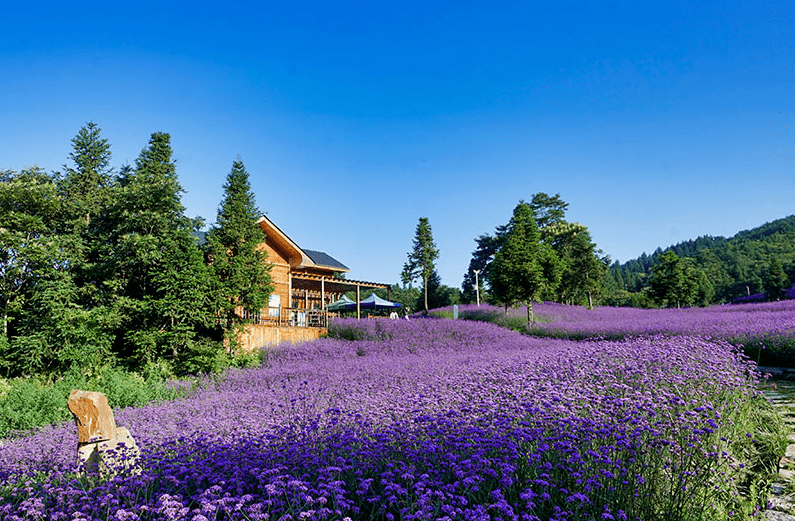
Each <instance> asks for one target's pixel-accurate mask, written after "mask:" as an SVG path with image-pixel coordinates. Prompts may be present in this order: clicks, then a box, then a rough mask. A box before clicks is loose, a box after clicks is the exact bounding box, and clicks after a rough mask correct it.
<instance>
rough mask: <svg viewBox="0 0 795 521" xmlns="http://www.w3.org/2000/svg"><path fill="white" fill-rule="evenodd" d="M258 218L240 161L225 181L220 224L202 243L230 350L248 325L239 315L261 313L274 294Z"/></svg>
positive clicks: (246, 175) (259, 213)
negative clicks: (204, 246) (245, 324)
mask: <svg viewBox="0 0 795 521" xmlns="http://www.w3.org/2000/svg"><path fill="white" fill-rule="evenodd" d="M260 216H261V212H260V211H259V210H258V209H257V207H256V204H255V199H254V194H253V193H252V191H251V184H250V182H249V174H248V172H247V171H246V168H245V166H244V165H243V161H241V160H240V158H238V159H236V160H235V161H234V162H233V163H232V170H231V171H230V172H229V175H228V176H227V178H226V184H224V198H223V200H222V202H221V205H220V206H219V208H218V219H217V222H216V224H215V226H214V227H213V228H212V229H211V230H210V231H209V232H208V234H207V244H206V252H207V256H208V261H209V266H210V270H211V272H212V274H213V280H214V283H215V285H216V289H217V291H216V293H215V294H216V297H217V298H218V299H219V300H218V307H219V308H220V310H221V318H222V321H223V325H224V330H225V332H226V337H227V339H228V341H229V342H230V348H232V349H234V348H235V344H236V341H237V339H238V336H239V333H240V328H241V326H242V325H243V324H244V323H245V322H246V321H245V320H244V318H243V313H242V312H251V313H259V312H260V310H262V309H263V308H265V307H266V306H267V305H268V297H269V296H270V294H271V292H272V291H273V286H272V284H271V276H270V265H269V264H267V253H266V252H265V251H264V250H263V249H261V248H260V247H259V246H260V244H261V243H263V242H264V241H265V233H264V232H263V231H262V228H260V227H259V225H258V224H257V219H258V218H259V217H260Z"/></svg>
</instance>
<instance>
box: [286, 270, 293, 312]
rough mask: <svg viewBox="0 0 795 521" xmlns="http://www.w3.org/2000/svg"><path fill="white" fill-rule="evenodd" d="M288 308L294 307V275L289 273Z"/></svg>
mask: <svg viewBox="0 0 795 521" xmlns="http://www.w3.org/2000/svg"><path fill="white" fill-rule="evenodd" d="M287 307H288V308H291V307H293V274H292V273H290V272H287Z"/></svg>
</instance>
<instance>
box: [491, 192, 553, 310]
mask: <svg viewBox="0 0 795 521" xmlns="http://www.w3.org/2000/svg"><path fill="white" fill-rule="evenodd" d="M560 273H561V266H560V262H559V260H558V257H557V255H555V252H554V251H553V250H552V248H551V246H549V245H548V244H547V243H545V242H542V241H541V234H540V233H539V231H538V226H537V225H536V221H535V218H534V215H533V210H532V208H531V207H530V205H529V204H527V203H525V202H524V201H520V202H519V204H518V205H517V206H516V208H514V211H513V216H512V217H511V220H510V222H509V223H508V227H507V230H506V232H505V236H504V238H503V243H502V245H501V246H500V249H499V250H498V251H497V253H496V254H495V255H494V260H493V261H492V263H491V266H490V267H489V271H488V278H489V283H490V285H491V291H492V295H493V297H494V298H496V299H497V300H499V301H501V302H503V303H504V304H505V306H506V310H507V307H509V306H513V305H514V304H516V303H518V302H524V303H525V304H526V305H527V322H528V323H531V322H532V321H533V318H534V317H533V300H537V299H539V298H540V297H541V295H543V294H544V292H545V291H550V290H552V289H554V288H555V287H556V286H557V284H558V282H559V281H560Z"/></svg>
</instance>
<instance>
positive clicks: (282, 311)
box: [243, 308, 329, 328]
mask: <svg viewBox="0 0 795 521" xmlns="http://www.w3.org/2000/svg"><path fill="white" fill-rule="evenodd" d="M243 318H244V319H246V320H251V322H252V323H253V324H260V325H270V326H290V327H321V328H325V327H328V319H329V313H328V312H327V311H324V310H322V309H300V308H268V313H267V314H265V313H249V312H246V311H244V312H243Z"/></svg>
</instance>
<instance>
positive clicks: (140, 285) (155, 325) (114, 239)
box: [105, 132, 215, 362]
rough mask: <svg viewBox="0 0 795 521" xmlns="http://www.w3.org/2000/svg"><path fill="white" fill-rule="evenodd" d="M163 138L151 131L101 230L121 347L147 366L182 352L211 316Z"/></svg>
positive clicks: (206, 283) (205, 275)
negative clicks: (105, 229)
mask: <svg viewBox="0 0 795 521" xmlns="http://www.w3.org/2000/svg"><path fill="white" fill-rule="evenodd" d="M171 155H172V152H171V137H170V136H169V135H168V134H166V133H162V132H156V133H154V134H152V137H151V139H150V141H149V145H148V146H147V148H145V149H144V150H143V151H142V152H141V154H140V156H139V157H138V159H137V160H136V162H135V171H134V172H127V177H126V178H125V180H124V183H120V185H119V187H118V190H117V191H116V194H115V201H114V204H113V205H112V206H111V208H110V211H109V214H110V215H109V219H108V222H107V223H106V225H107V226H108V228H109V231H108V236H107V240H106V241H105V242H106V243H108V244H109V246H110V247H109V249H108V250H107V251H106V258H105V262H106V273H105V275H106V277H105V281H106V284H107V285H108V286H110V287H112V288H113V289H114V294H115V297H116V302H115V305H116V306H117V307H118V308H119V309H120V310H121V311H122V313H123V317H124V320H123V323H122V326H121V331H120V333H121V334H122V338H121V339H120V340H121V344H122V345H121V346H120V348H121V350H122V352H123V353H124V354H126V355H132V356H134V357H135V358H136V359H137V361H138V362H151V361H154V360H155V359H157V358H159V357H162V356H166V355H170V356H172V357H174V356H176V355H178V353H179V351H180V350H181V349H185V348H190V347H191V346H192V344H193V342H194V339H195V336H196V330H197V329H198V328H202V327H209V326H210V325H211V324H212V322H213V320H214V318H213V315H214V311H215V310H214V307H213V302H212V291H211V279H210V276H209V271H208V269H207V266H206V265H205V264H204V262H203V257H202V255H201V251H200V250H199V247H198V244H197V240H196V238H195V237H194V236H193V232H195V231H196V230H197V229H198V227H199V226H200V224H201V220H199V219H189V218H187V217H186V216H185V208H184V206H183V205H182V202H181V194H182V192H183V190H182V187H181V186H180V184H179V181H178V180H177V173H176V165H175V162H174V161H173V159H172V157H171Z"/></svg>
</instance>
